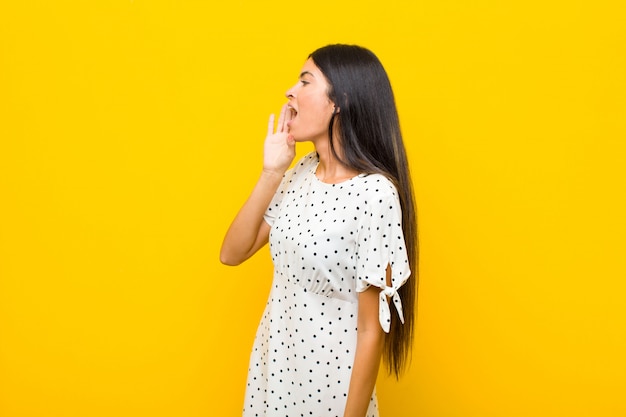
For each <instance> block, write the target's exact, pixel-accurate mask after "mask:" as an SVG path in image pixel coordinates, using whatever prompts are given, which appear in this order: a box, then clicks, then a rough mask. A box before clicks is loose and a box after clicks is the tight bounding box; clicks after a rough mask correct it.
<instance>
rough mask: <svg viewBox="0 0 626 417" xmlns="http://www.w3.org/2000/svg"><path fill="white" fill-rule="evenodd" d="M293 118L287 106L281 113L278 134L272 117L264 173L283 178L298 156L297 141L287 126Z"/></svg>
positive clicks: (266, 143) (265, 147)
mask: <svg viewBox="0 0 626 417" xmlns="http://www.w3.org/2000/svg"><path fill="white" fill-rule="evenodd" d="M291 117H292V113H291V110H289V108H288V107H287V104H285V105H284V106H283V108H282V109H281V111H280V116H279V117H278V125H277V126H276V132H274V115H273V114H272V115H270V120H269V123H268V126H267V137H266V138H265V145H264V149H263V171H264V172H267V173H270V174H279V175H280V176H282V175H283V174H284V173H285V171H287V169H288V168H289V165H290V164H291V161H293V158H294V157H295V156H296V141H295V140H294V138H293V136H291V135H290V134H289V127H288V126H287V122H289V121H290V120H291Z"/></svg>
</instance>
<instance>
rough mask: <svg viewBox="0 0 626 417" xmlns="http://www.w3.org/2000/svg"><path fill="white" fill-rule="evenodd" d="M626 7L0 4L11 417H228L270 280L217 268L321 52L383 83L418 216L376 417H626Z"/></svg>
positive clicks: (254, 264)
mask: <svg viewBox="0 0 626 417" xmlns="http://www.w3.org/2000/svg"><path fill="white" fill-rule="evenodd" d="M620 3H621V2H619V1H617V0H616V1H615V2H613V3H611V2H605V1H602V0H600V1H594V2H575V1H565V0H557V1H553V2H545V1H540V0H530V1H521V0H519V1H490V0H477V1H471V2H469V1H464V0H437V1H430V2H426V1H419V2H410V1H406V2H403V1H400V0H391V1H380V0H367V1H363V0H360V1H336V0H332V1H328V0H318V1H315V2H292V1H275V2H268V3H265V2H256V1H252V0H236V1H222V2H210V1H206V2H205V1H200V0H196V1H191V0H181V1H141V0H136V1H112V0H111V1H73V2H68V1H55V2H44V1H41V2H31V1H25V2H21V1H13V2H9V1H5V2H2V4H1V5H0V416H2V417H34V416H37V417H39V416H41V417H57V416H59V417H85V416H89V417H91V416H94V417H95V416H117V417H126V416H129V417H130V416H133V417H136V416H151V417H160V416H185V417H187V416H189V417H192V416H236V415H239V412H240V409H241V401H242V396H243V391H244V385H245V382H244V381H245V375H246V369H247V361H248V352H249V349H250V347H251V344H252V339H253V336H254V331H255V328H256V325H257V322H258V320H259V318H260V313H261V310H262V308H263V305H264V303H265V297H266V293H267V291H268V288H269V283H270V279H271V265H270V261H269V257H268V254H267V252H265V251H263V253H261V254H259V255H258V256H256V257H255V258H254V259H252V260H251V261H249V263H248V264H246V265H244V266H241V267H238V268H227V267H224V266H221V265H220V264H219V262H218V255H217V254H218V249H219V245H220V243H221V238H222V236H223V233H224V231H225V229H226V227H227V226H228V224H229V222H230V219H231V218H232V216H233V215H234V213H235V211H236V209H237V208H238V207H239V205H240V204H241V203H242V202H243V200H244V199H245V197H246V195H247V193H248V191H249V190H250V187H251V186H252V184H253V183H254V181H255V179H256V176H257V174H258V172H259V170H260V164H261V162H260V156H261V151H262V148H261V144H262V141H263V138H264V133H265V126H266V120H267V116H268V114H269V113H270V112H272V111H276V110H278V108H279V107H280V105H281V103H282V102H283V101H284V98H283V92H284V91H285V90H286V89H287V88H288V87H289V86H290V85H291V84H292V83H293V82H294V81H295V80H296V77H297V74H298V71H299V69H300V65H301V64H302V63H303V61H304V59H305V57H306V55H307V54H308V53H309V52H311V51H312V50H313V49H315V48H316V47H318V46H322V45H324V44H327V43H331V42H346V43H359V44H363V45H365V46H368V47H370V48H371V49H373V50H374V51H375V52H376V53H377V54H378V55H379V57H380V58H381V60H382V61H383V63H384V64H385V66H386V67H387V69H388V72H389V74H390V77H391V79H392V82H393V84H394V87H395V91H396V94H397V101H398V105H399V109H400V113H401V114H400V116H401V120H402V124H403V128H404V134H405V137H406V140H407V145H408V148H409V152H410V158H411V162H412V164H413V168H414V177H415V186H416V189H417V197H418V204H419V210H420V228H421V244H422V276H421V287H420V300H419V302H420V304H419V306H420V310H419V325H418V338H417V340H416V348H415V353H414V359H413V366H412V368H411V370H410V372H409V373H408V374H407V375H406V377H405V378H404V379H402V380H401V381H400V382H399V383H396V382H395V381H393V380H392V379H387V378H385V377H381V380H380V384H379V390H380V397H381V398H380V399H381V403H382V404H381V407H382V410H383V412H384V416H386V417H405V416H425V417H474V416H476V417H489V416H493V417H514V416H568V417H570V416H581V417H582V416H585V417H588V416H600V417H613V416H623V415H626V400H625V399H624V390H625V389H626V355H625V354H624V352H626V307H624V304H625V303H624V301H623V299H624V295H625V294H626V284H625V282H626V261H625V258H626V256H625V254H626V239H625V236H626V221H625V218H626V215H625V213H626V202H625V198H626V197H625V194H626V186H625V183H626V168H625V167H624V166H625V163H624V161H625V160H626V145H625V141H626V23H625V21H626V13H625V12H624V6H618V4H620ZM216 4H219V6H218V5H216ZM592 4H593V5H592ZM308 149H309V148H306V149H305V147H301V148H300V149H299V151H298V153H299V154H300V155H302V154H303V153H305V152H306V151H307V150H308Z"/></svg>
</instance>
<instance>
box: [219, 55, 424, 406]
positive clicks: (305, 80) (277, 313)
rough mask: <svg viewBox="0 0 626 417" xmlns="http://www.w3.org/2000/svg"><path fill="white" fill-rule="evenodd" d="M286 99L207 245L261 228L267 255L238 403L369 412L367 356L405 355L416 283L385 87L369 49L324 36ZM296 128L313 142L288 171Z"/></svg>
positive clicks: (230, 258)
mask: <svg viewBox="0 0 626 417" xmlns="http://www.w3.org/2000/svg"><path fill="white" fill-rule="evenodd" d="M287 98H288V103H287V104H285V105H284V106H283V108H282V111H281V113H280V117H279V119H278V123H277V127H276V129H275V128H274V117H273V115H272V116H270V120H269V126H268V133H267V137H266V140H265V145H264V158H263V171H262V173H261V176H260V178H259V180H258V182H257V184H256V186H255V187H254V189H253V191H252V193H251V195H250V197H249V199H248V200H247V201H246V203H245V204H244V206H243V207H242V208H241V210H240V211H239V213H238V214H237V216H236V217H235V219H234V220H233V223H232V225H231V226H230V228H229V230H228V232H227V233H226V236H225V238H224V242H223V245H222V250H221V254H220V259H221V261H222V262H223V263H225V264H228V265H237V264H239V263H241V262H243V261H245V260H246V259H248V258H249V257H250V256H252V255H253V254H254V253H255V252H257V251H258V250H259V249H260V248H261V247H262V246H263V245H265V244H266V243H268V241H269V244H270V251H271V255H272V260H273V262H274V280H273V283H272V290H271V293H270V295H269V300H268V302H267V305H266V308H265V312H264V314H263V318H262V320H261V323H260V325H259V328H258V331H257V334H256V338H255V341H254V348H253V351H252V354H251V359H250V367H249V373H248V385H247V389H246V398H245V405H244V411H243V415H244V416H246V417H248V416H250V417H251V416H288V417H296V416H314V417H319V416H329V417H330V416H337V417H356V416H358V417H364V416H367V417H375V416H378V406H377V402H376V393H375V389H374V388H375V382H376V376H377V374H378V368H379V363H380V359H381V356H382V357H383V359H384V360H385V363H386V364H387V366H388V370H389V372H391V373H394V374H395V375H396V376H398V375H399V374H400V372H401V371H402V369H403V368H404V367H405V366H406V363H407V361H408V357H409V354H410V350H411V343H412V337H413V327H414V311H415V302H416V292H417V278H416V274H415V271H416V270H417V252H418V251H417V221H416V213H415V204H414V198H413V192H412V186H411V179H410V175H409V169H408V165H407V158H406V154H405V149H404V145H403V142H402V135H401V133H400V127H399V123H398V115H397V111H396V106H395V102H394V97H393V92H392V90H391V85H390V83H389V79H388V78H387V74H386V72H385V70H384V69H383V67H382V65H381V63H380V61H379V60H378V58H377V57H376V56H375V55H374V54H373V53H372V52H370V51H369V50H367V49H365V48H362V47H359V46H353V45H329V46H326V47H323V48H320V49H318V50H316V51H315V52H313V53H312V54H311V55H310V56H309V58H308V60H307V61H306V62H305V64H304V66H303V68H302V72H301V73H300V77H299V81H298V83H297V84H296V85H295V86H293V87H292V88H291V89H290V90H289V91H287ZM303 141H311V142H312V143H313V144H314V146H315V151H314V152H312V153H310V154H308V155H307V156H305V157H304V158H302V159H301V160H300V161H298V162H297V163H296V164H295V166H294V168H292V169H291V170H288V168H289V166H290V165H291V162H292V161H293V159H294V157H295V144H296V143H297V142H303ZM411 270H413V274H411Z"/></svg>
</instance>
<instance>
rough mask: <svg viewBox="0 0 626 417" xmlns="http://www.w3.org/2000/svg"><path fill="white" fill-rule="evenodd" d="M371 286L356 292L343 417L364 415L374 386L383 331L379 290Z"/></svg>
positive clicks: (382, 344) (383, 335) (360, 416)
mask: <svg viewBox="0 0 626 417" xmlns="http://www.w3.org/2000/svg"><path fill="white" fill-rule="evenodd" d="M379 291H380V289H379V288H376V287H370V288H368V289H367V290H365V291H364V292H362V293H360V294H359V317H358V330H357V344H356V353H355V356H354V364H353V365H352V376H351V378H350V387H349V389H348V398H347V400H346V408H345V412H344V417H365V414H366V412H367V408H368V406H369V403H370V399H371V397H372V393H373V391H374V386H375V385H376V377H377V376H378V368H379V366H380V359H381V356H382V352H383V346H384V340H385V339H384V338H385V333H384V332H383V329H382V328H381V326H380V323H379V321H378V293H379Z"/></svg>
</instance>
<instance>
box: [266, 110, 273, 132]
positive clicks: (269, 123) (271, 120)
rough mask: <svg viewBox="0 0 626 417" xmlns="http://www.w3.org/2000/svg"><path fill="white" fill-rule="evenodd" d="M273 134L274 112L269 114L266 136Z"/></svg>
mask: <svg viewBox="0 0 626 417" xmlns="http://www.w3.org/2000/svg"><path fill="white" fill-rule="evenodd" d="M273 134H274V113H272V114H270V120H269V122H268V123H267V136H269V135H273Z"/></svg>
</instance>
